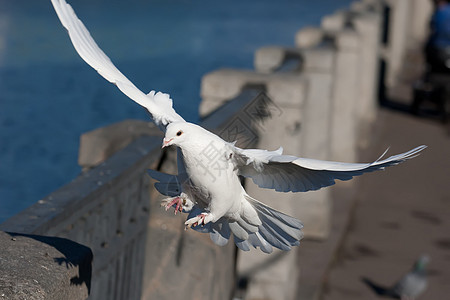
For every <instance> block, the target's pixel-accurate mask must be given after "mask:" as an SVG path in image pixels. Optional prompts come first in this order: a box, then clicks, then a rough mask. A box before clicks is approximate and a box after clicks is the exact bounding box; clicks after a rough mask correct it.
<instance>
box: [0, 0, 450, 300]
mask: <svg viewBox="0 0 450 300" xmlns="http://www.w3.org/2000/svg"><path fill="white" fill-rule="evenodd" d="M69 3H70V4H71V5H72V6H73V7H74V10H75V11H76V13H77V15H78V17H79V18H80V19H81V20H82V21H83V23H84V24H85V25H86V26H87V28H88V30H89V31H90V32H91V34H92V35H93V37H94V39H95V40H96V41H97V42H98V44H99V46H100V47H101V48H102V49H103V50H104V51H105V53H106V54H107V55H108V56H109V57H110V58H111V59H112V61H113V62H114V63H115V65H116V66H117V67H118V68H119V69H120V70H121V71H122V72H123V73H124V74H125V75H126V76H127V77H128V78H129V79H130V80H131V81H132V82H134V83H135V84H136V86H137V87H139V88H140V89H142V90H143V91H144V92H148V91H150V90H151V89H155V90H158V91H163V92H167V93H170V95H171V97H172V98H173V99H174V106H175V109H176V110H177V111H178V112H179V113H180V114H181V115H182V116H183V117H184V118H185V119H186V120H188V121H193V122H200V124H201V125H203V126H206V127H207V128H208V129H211V130H215V131H216V132H218V129H220V128H219V127H218V125H217V124H219V123H220V124H222V125H224V124H225V127H226V126H227V124H228V125H229V124H230V121H233V120H236V119H239V117H240V116H241V115H239V114H240V113H242V111H245V108H248V106H246V105H247V104H248V103H252V101H253V100H254V99H257V97H255V95H261V94H260V92H261V91H262V92H263V95H265V96H266V97H267V98H266V100H267V99H268V103H270V104H271V105H273V106H272V108H275V111H276V114H274V115H270V116H269V117H268V118H267V119H266V120H264V122H262V123H261V124H257V125H258V126H257V128H258V129H257V130H255V132H252V133H253V134H255V136H257V139H255V140H252V141H253V142H254V145H253V144H252V145H251V146H252V147H253V146H255V147H259V148H264V149H275V148H277V147H278V146H280V145H283V146H284V148H285V152H286V153H289V154H294V155H299V156H304V157H311V158H318V159H326V160H336V161H348V162H354V161H373V160H374V159H376V158H377V157H379V155H380V154H381V153H383V152H384V151H385V150H386V149H387V148H390V150H389V153H388V156H389V155H393V154H397V153H401V152H405V151H407V150H409V149H412V148H413V147H416V146H419V145H421V144H425V145H427V146H428V148H427V149H426V150H425V151H423V153H421V155H420V156H419V157H416V158H414V159H412V160H409V161H408V162H406V163H404V164H401V165H399V166H395V167H392V168H389V169H388V170H386V172H375V173H371V174H366V175H364V176H362V177H360V178H357V179H354V180H351V181H349V182H339V183H338V184H336V185H335V186H333V187H331V188H327V189H321V190H320V191H314V192H308V193H296V194H293V193H275V192H274V193H271V192H270V191H267V190H262V189H259V188H255V186H252V184H251V183H250V182H246V189H247V191H248V192H249V194H250V195H252V196H254V197H255V198H257V199H260V200H261V201H264V203H266V204H268V205H270V206H273V207H274V208H276V209H279V210H281V211H283V212H286V213H287V214H289V215H292V216H295V217H297V218H299V219H301V220H302V222H303V223H304V225H305V227H304V233H305V239H304V240H302V242H301V245H300V247H295V248H294V249H292V250H291V251H289V252H282V251H275V252H274V253H272V254H270V255H266V254H263V253H261V252H260V251H259V250H258V249H257V250H255V249H252V250H251V251H249V252H243V251H237V249H236V247H235V246H234V244H233V243H228V245H226V246H224V247H218V246H217V245H215V244H213V243H212V242H211V240H210V238H209V236H208V235H207V234H200V233H198V232H194V231H193V230H188V231H185V230H184V225H183V223H184V220H185V218H184V217H185V215H183V216H182V217H180V215H177V216H174V215H173V213H172V212H166V211H164V210H163V209H161V208H160V200H161V195H160V194H159V193H158V192H157V191H156V190H155V189H154V188H153V185H152V183H153V182H151V181H150V180H149V178H148V176H147V174H146V169H147V168H153V169H159V170H162V171H164V172H167V173H175V172H176V163H175V155H174V152H173V151H171V150H170V149H169V150H166V151H164V152H162V151H161V150H160V141H161V137H160V136H158V135H157V134H159V133H156V132H157V131H155V130H153V131H152V129H151V128H150V129H149V128H148V123H146V122H148V121H149V117H148V114H147V113H146V111H145V110H144V109H143V108H141V107H139V106H138V105H136V104H135V103H134V102H133V101H130V100H129V99H128V98H127V97H126V96H124V95H123V94H122V93H121V92H120V91H119V90H117V89H116V88H115V87H114V86H112V85H111V84H110V83H108V82H106V81H105V80H104V79H103V78H101V76H99V75H98V74H97V73H96V72H95V71H94V70H92V69H91V67H89V66H88V65H86V64H85V63H84V62H83V61H82V60H81V58H79V56H78V55H77V53H76V52H75V50H74V49H73V46H72V45H71V43H70V40H69V38H68V36H67V33H66V31H65V30H64V28H63V27H62V25H61V24H60V22H59V20H58V18H57V16H56V14H55V12H54V10H53V8H52V6H51V3H50V1H35V0H14V1H11V0H0V229H1V230H3V231H11V232H23V233H30V234H38V235H44V236H57V237H63V238H67V239H70V240H72V241H75V242H77V243H81V244H83V245H86V246H87V247H89V248H90V249H91V250H92V252H93V255H94V262H93V264H91V262H90V261H89V260H86V259H85V261H84V262H83V263H84V264H86V265H87V267H86V269H84V271H85V273H84V275H86V270H89V272H87V273H89V274H88V275H89V276H87V275H86V276H84V277H83V276H82V275H81V273H83V272H81V266H82V265H83V263H80V264H78V263H79V262H75V261H74V262H72V261H70V263H71V264H72V265H73V266H74V267H75V268H76V267H78V268H80V272H79V273H80V277H82V278H81V279H82V283H81V284H79V285H76V287H74V286H75V285H73V284H72V282H63V283H61V284H58V286H57V288H56V290H57V291H60V289H63V288H65V287H67V286H68V287H69V288H78V289H79V290H78V292H77V293H74V294H77V295H79V298H80V299H85V298H86V297H87V294H88V293H90V299H180V298H183V299H224V300H228V299H230V298H233V299H236V300H238V299H247V300H260V299H273V300H278V299H283V300H284V299H286V300H291V299H311V300H313V299H314V300H317V299H326V300H328V299H330V300H340V299H342V300H344V299H345V300H349V299H380V298H384V297H391V298H393V299H400V298H401V297H403V298H405V297H406V296H409V295H407V294H405V292H404V291H403V293H402V292H399V291H398V289H394V288H393V287H395V284H396V283H397V282H398V280H399V279H400V278H402V276H404V275H405V274H408V272H409V271H413V272H412V274H413V275H414V276H415V279H414V280H413V285H412V286H413V290H414V288H417V287H420V288H417V290H418V291H419V292H417V293H416V294H417V295H411V297H410V298H411V299H414V298H417V299H446V297H447V295H448V293H450V290H449V285H448V282H449V280H450V252H449V250H450V238H449V236H448V232H449V229H450V219H449V218H448V216H449V215H450V189H449V188H448V183H449V182H450V172H449V170H450V159H449V158H448V154H449V153H450V139H449V134H450V127H449V123H448V117H449V115H450V105H449V103H450V102H449V100H448V99H449V95H450V92H449V90H450V84H449V83H450V75H449V74H450V48H449V47H450V40H449V39H448V37H449V36H450V34H446V33H445V32H446V30H448V29H449V28H450V26H449V20H450V4H448V3H447V1H444V0H442V1H439V0H436V1H434V0H386V1H384V0H359V1H347V0H317V1H306V0H297V1H293V0H292V1H289V0H280V1H276V2H275V1H268V0H262V1H236V0H230V1H204V0H199V1H187V0H185V1H180V0H173V1H163V0H161V1H144V0H140V1H139V0H130V1H118V0H108V1H107V0H72V1H69ZM442 33H443V35H442ZM447 33H448V31H447ZM224 68H225V69H224ZM252 97H253V98H252ZM230 112H231V115H230ZM130 119H131V120H132V121H130ZM124 120H127V121H124ZM135 120H140V121H141V122H136V121H135ZM144 121H145V122H144ZM231 123H232V122H231ZM97 128H99V129H98V130H94V129H97ZM222 129H223V128H222ZM93 130H94V131H93ZM86 132H87V134H85V135H83V137H84V139H83V138H82V139H81V141H80V136H81V135H82V134H84V133H86ZM136 132H138V133H136ZM142 132H144V134H141V133H142ZM83 141H84V142H83ZM113 153H115V154H114V155H113ZM83 155H84V156H83ZM79 157H84V158H85V160H83V162H82V163H80V165H81V166H80V165H79V162H77V160H78V158H79ZM98 157H100V159H98ZM80 161H81V159H80ZM60 187H62V188H60ZM26 208H28V209H26ZM2 222H3V223H2ZM11 240H12V239H11ZM11 240H8V242H11ZM0 244H1V243H0ZM5 245H6V243H5ZM13 249H16V248H14V246H13ZM33 249H34V248H33ZM35 252H36V251H33V253H31V256H32V257H35V256H33V255H34V254H35ZM75 254H79V253H75ZM23 255H24V256H26V255H27V253H25V251H24V254H23ZM66 256H67V255H66ZM75 256H76V255H75ZM0 258H1V257H0ZM418 258H422V259H421V260H420V261H419V263H418V264H416V265H415V266H416V267H414V268H413V265H414V263H415V262H416V260H417V259H418ZM4 261H6V262H8V260H7V259H6V260H3V261H0V262H4ZM425 265H426V266H425ZM423 267H425V269H426V272H423V271H424V268H423ZM30 268H31V267H30ZM36 269H39V270H41V267H39V265H38V267H37V268H36ZM33 270H34V269H33ZM41 271H42V270H41ZM0 272H1V269H0ZM410 274H411V273H410ZM425 274H426V275H425ZM0 275H1V274H0ZM416 275H417V276H416ZM22 277H24V276H22ZM0 279H1V276H0ZM83 280H84V281H83ZM23 286H25V287H26V286H27V285H23ZM0 288H2V287H1V286H0ZM408 292H410V291H408ZM416 296H417V297H416Z"/></svg>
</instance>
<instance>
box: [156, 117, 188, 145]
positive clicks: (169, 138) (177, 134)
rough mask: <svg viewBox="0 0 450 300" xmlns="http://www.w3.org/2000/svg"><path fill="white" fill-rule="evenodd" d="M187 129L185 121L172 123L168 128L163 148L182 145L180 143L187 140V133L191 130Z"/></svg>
mask: <svg viewBox="0 0 450 300" xmlns="http://www.w3.org/2000/svg"><path fill="white" fill-rule="evenodd" d="M186 129H187V128H186V123H185V122H174V123H170V124H169V125H168V126H167V128H166V134H165V136H164V139H163V144H162V148H165V147H169V146H171V145H175V146H180V144H182V143H183V141H185V140H186V135H187V134H186V133H188V132H189V131H187V132H186Z"/></svg>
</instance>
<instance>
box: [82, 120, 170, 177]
mask: <svg viewBox="0 0 450 300" xmlns="http://www.w3.org/2000/svg"><path fill="white" fill-rule="evenodd" d="M143 135H162V133H161V131H160V130H159V129H158V128H157V127H156V126H155V125H154V124H153V123H152V122H145V121H139V120H125V121H122V122H119V123H115V124H111V125H108V126H105V127H101V128H97V129H95V130H92V131H89V132H86V133H83V134H82V135H81V137H80V149H79V152H78V164H79V165H80V166H81V167H83V168H85V169H86V168H92V167H94V166H97V165H99V164H100V163H102V162H103V161H105V160H106V159H107V158H108V157H110V156H111V155H113V154H114V153H116V152H117V151H119V150H121V149H123V148H124V147H125V146H127V145H128V144H129V143H131V141H133V140H135V139H136V138H138V137H140V136H143Z"/></svg>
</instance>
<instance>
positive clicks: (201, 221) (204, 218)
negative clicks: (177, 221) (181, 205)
mask: <svg viewBox="0 0 450 300" xmlns="http://www.w3.org/2000/svg"><path fill="white" fill-rule="evenodd" d="M212 219H213V216H212V215H211V214H210V213H206V212H203V213H201V214H199V215H197V216H196V217H193V218H190V219H189V220H187V221H186V222H184V225H186V228H187V227H195V226H198V225H201V226H203V225H206V224H208V223H209V222H211V221H212Z"/></svg>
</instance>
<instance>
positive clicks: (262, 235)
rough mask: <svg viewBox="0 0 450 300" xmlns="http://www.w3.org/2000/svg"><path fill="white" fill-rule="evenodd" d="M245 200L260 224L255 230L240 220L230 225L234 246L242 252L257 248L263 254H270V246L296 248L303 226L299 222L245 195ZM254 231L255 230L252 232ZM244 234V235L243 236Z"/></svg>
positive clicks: (285, 248) (284, 248) (287, 248)
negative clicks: (251, 247) (256, 215)
mask: <svg viewBox="0 0 450 300" xmlns="http://www.w3.org/2000/svg"><path fill="white" fill-rule="evenodd" d="M246 200H247V201H248V203H250V205H251V206H252V207H253V209H254V210H255V211H256V213H257V214H258V217H259V219H260V220H261V222H262V224H261V225H259V226H258V227H257V228H255V226H252V225H250V224H248V223H246V222H245V220H243V219H240V220H239V221H237V222H232V223H230V229H231V232H232V233H233V235H234V237H235V243H236V245H237V246H238V247H239V248H240V249H242V250H244V251H248V250H249V249H250V247H249V245H251V246H253V247H254V248H257V247H259V248H260V249H261V250H262V251H263V252H265V253H271V252H272V250H273V249H272V246H273V247H275V248H278V249H281V250H285V251H288V250H290V249H291V247H292V246H298V245H299V244H300V240H301V239H302V237H303V232H302V230H301V229H302V228H303V224H302V222H300V221H299V220H297V219H295V218H293V217H290V216H288V215H286V214H283V213H281V212H279V211H277V210H275V209H273V208H271V207H269V206H267V205H265V204H263V203H261V202H259V201H257V200H255V199H253V198H251V197H250V196H248V195H246ZM254 229H256V230H254ZM244 232H245V233H246V234H244Z"/></svg>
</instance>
